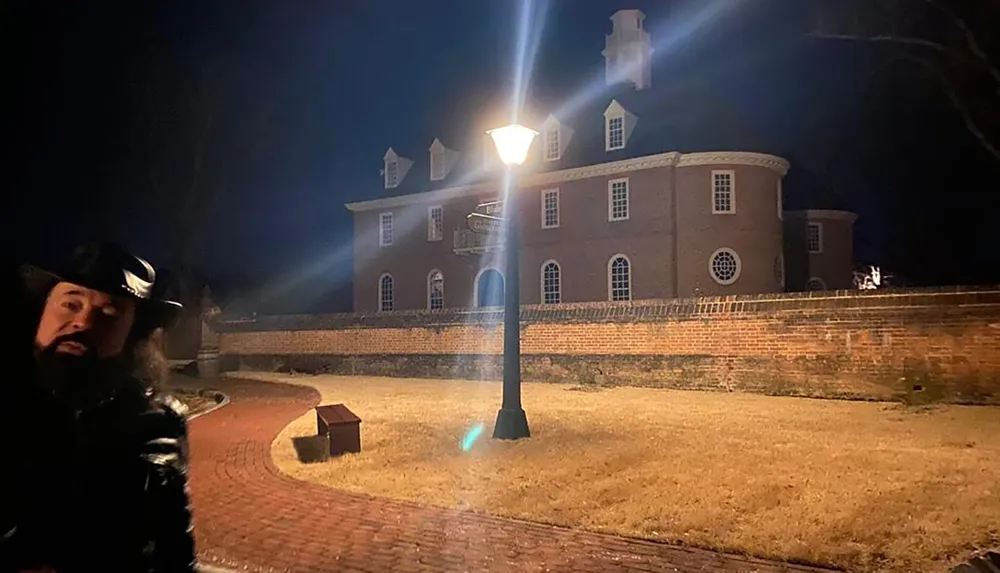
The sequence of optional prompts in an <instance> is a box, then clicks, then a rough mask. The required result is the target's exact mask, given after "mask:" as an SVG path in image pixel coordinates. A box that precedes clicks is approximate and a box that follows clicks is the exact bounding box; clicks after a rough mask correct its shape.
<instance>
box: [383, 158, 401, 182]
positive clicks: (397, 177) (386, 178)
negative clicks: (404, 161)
mask: <svg viewBox="0 0 1000 573" xmlns="http://www.w3.org/2000/svg"><path fill="white" fill-rule="evenodd" d="M389 165H393V166H395V168H396V180H395V181H393V182H390V181H389ZM396 187H399V160H398V159H392V160H388V161H386V162H385V188H386V189H395V188H396Z"/></svg>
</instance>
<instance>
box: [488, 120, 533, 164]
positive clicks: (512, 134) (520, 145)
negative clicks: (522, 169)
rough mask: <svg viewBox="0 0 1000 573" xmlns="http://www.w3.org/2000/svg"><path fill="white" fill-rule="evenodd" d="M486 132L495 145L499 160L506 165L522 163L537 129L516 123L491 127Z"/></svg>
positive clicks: (526, 156)
mask: <svg viewBox="0 0 1000 573" xmlns="http://www.w3.org/2000/svg"><path fill="white" fill-rule="evenodd" d="M486 133H488V134H489V136H490V137H492V138H493V144H494V145H496V146H497V153H499V154H500V161H503V164H504V165H508V166H512V165H521V164H522V163H524V160H525V159H527V158H528V149H530V148H531V142H532V141H533V140H534V139H535V136H536V135H538V132H537V131H535V130H533V129H528V128H527V127H524V126H523V125H517V124H513V125H505V126H504V127H498V128H496V129H491V130H489V131H487V132H486Z"/></svg>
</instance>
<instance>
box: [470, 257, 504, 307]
mask: <svg viewBox="0 0 1000 573" xmlns="http://www.w3.org/2000/svg"><path fill="white" fill-rule="evenodd" d="M473 288H474V289H475V291H474V292H475V296H476V298H475V306H476V307H478V308H484V307H494V306H503V303H504V294H505V293H504V276H503V273H501V272H500V271H499V270H498V269H495V268H492V267H486V268H483V269H480V271H479V273H478V274H477V275H476V280H475V281H473Z"/></svg>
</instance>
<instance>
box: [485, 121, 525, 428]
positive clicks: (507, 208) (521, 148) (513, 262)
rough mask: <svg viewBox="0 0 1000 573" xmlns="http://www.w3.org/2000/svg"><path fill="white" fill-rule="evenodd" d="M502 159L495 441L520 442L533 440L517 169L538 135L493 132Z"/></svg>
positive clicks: (511, 128) (516, 128) (516, 129)
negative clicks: (499, 386)
mask: <svg viewBox="0 0 1000 573" xmlns="http://www.w3.org/2000/svg"><path fill="white" fill-rule="evenodd" d="M489 134H490V135H491V136H493V141H494V143H496V146H497V151H498V152H499V153H500V159H501V160H502V161H503V163H504V165H506V170H505V182H506V184H507V193H506V197H505V199H504V206H503V219H504V221H503V227H504V263H505V264H504V267H505V269H504V270H505V272H504V274H505V275H506V276H505V280H504V308H503V401H502V402H501V405H500V411H499V412H497V421H496V425H495V426H494V427H493V438H494V439H500V440H517V439H520V438H528V437H531V432H530V430H529V429H528V417H527V415H526V414H525V413H524V408H523V407H522V406H521V292H520V291H521V279H520V274H521V272H520V260H519V256H518V255H519V253H518V250H519V248H520V233H519V231H520V224H519V221H518V218H517V180H516V174H515V167H516V166H517V165H520V164H522V163H524V160H525V158H526V157H527V154H528V148H530V146H531V141H532V140H533V139H534V137H535V135H537V134H536V133H535V132H534V131H532V130H530V129H528V128H526V127H522V126H519V125H511V126H507V127H502V128H499V129H495V130H491V131H490V132H489Z"/></svg>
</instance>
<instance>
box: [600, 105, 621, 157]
mask: <svg viewBox="0 0 1000 573" xmlns="http://www.w3.org/2000/svg"><path fill="white" fill-rule="evenodd" d="M615 119H620V120H622V144H621V145H619V146H616V147H611V121H612V120H615ZM619 149H625V114H624V113H622V114H614V115H608V116H605V118H604V151H617V150H619Z"/></svg>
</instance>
